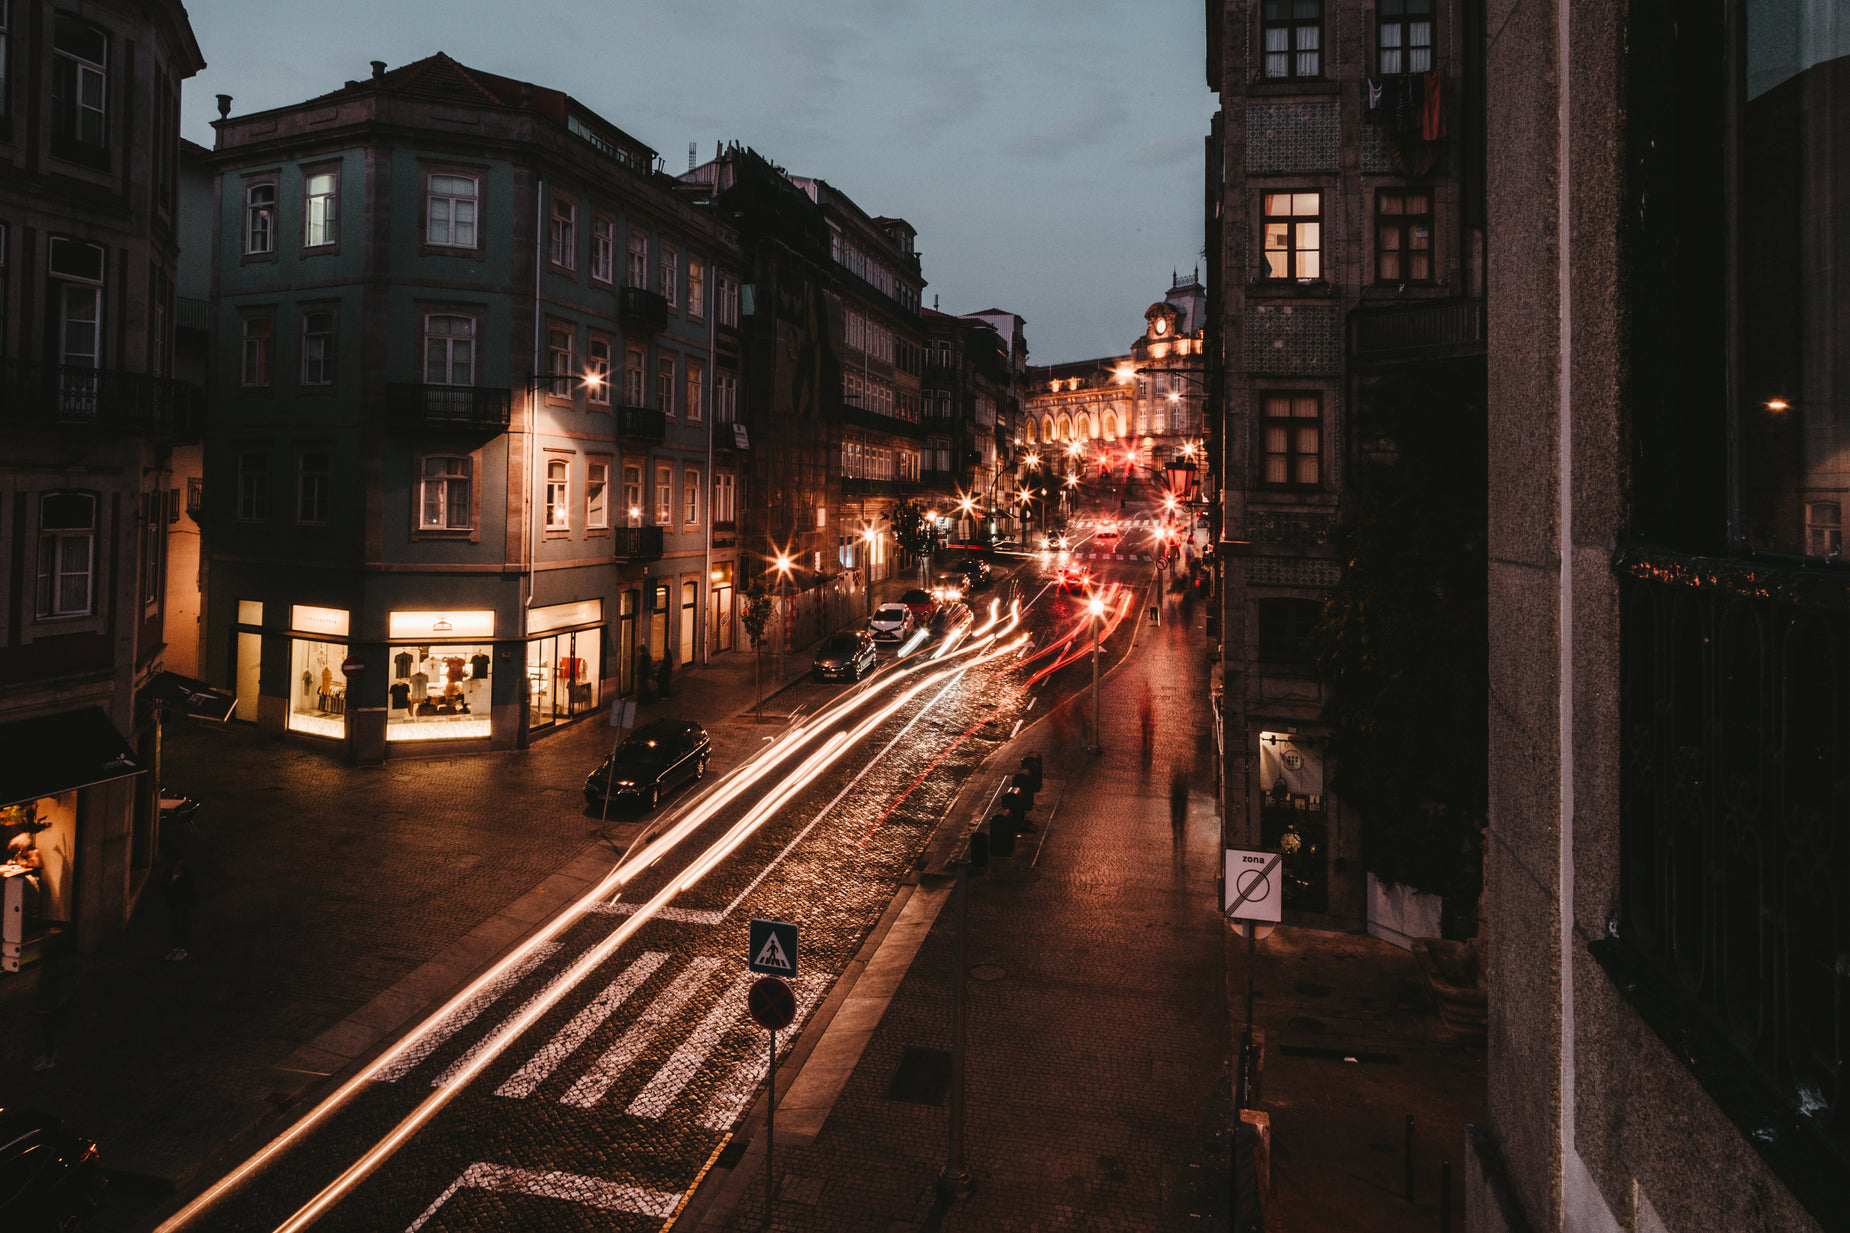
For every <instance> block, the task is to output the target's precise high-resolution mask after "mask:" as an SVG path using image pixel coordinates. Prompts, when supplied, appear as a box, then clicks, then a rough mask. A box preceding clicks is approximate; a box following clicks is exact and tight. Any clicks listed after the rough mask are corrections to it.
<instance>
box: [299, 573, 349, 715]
mask: <svg viewBox="0 0 1850 1233" xmlns="http://www.w3.org/2000/svg"><path fill="white" fill-rule="evenodd" d="M289 630H290V633H291V635H292V637H291V638H290V640H289V712H288V713H289V720H288V728H289V730H290V731H291V732H306V733H309V734H310V735H312V736H327V737H334V738H336V739H339V738H342V737H345V736H346V735H347V720H346V715H347V677H346V674H345V673H344V672H342V670H341V664H343V663H345V662H346V660H347V654H348V645H347V632H348V614H347V610H346V609H344V608H315V607H310V606H309V605H307V604H295V605H293V606H292V607H291V608H290V609H289Z"/></svg>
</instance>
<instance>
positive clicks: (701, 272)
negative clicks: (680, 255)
mask: <svg viewBox="0 0 1850 1233" xmlns="http://www.w3.org/2000/svg"><path fill="white" fill-rule="evenodd" d="M706 300H707V263H706V262H705V261H702V260H701V259H700V258H699V257H696V256H694V254H692V253H689V254H688V255H687V315H688V317H689V318H690V319H691V320H695V321H704V320H706V317H707V304H706Z"/></svg>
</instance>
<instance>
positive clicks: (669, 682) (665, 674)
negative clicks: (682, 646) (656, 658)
mask: <svg viewBox="0 0 1850 1233" xmlns="http://www.w3.org/2000/svg"><path fill="white" fill-rule="evenodd" d="M655 692H656V693H657V694H658V695H660V696H661V697H662V698H664V699H667V698H672V697H674V653H673V652H672V651H670V652H669V653H668V654H666V655H664V656H662V670H661V673H660V674H659V675H658V676H657V677H656V678H655Z"/></svg>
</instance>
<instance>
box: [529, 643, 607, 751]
mask: <svg viewBox="0 0 1850 1233" xmlns="http://www.w3.org/2000/svg"><path fill="white" fill-rule="evenodd" d="M603 647H604V631H603V630H601V629H581V630H576V631H573V632H571V633H564V634H546V635H544V636H543V637H539V638H534V639H532V640H530V641H529V642H528V643H527V707H528V714H527V726H528V728H530V729H532V728H544V727H548V726H550V725H552V724H555V723H558V722H559V721H561V720H565V719H570V718H572V717H573V716H574V715H582V714H584V713H585V712H586V711H590V710H594V709H596V707H597V704H598V701H599V688H600V684H601V682H602V680H603V664H604V658H603Z"/></svg>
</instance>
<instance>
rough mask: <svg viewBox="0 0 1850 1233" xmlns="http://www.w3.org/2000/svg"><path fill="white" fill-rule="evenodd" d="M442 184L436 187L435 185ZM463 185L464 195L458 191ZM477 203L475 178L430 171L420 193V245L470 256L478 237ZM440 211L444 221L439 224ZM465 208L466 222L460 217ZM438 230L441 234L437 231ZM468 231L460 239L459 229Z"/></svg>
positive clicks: (479, 189)
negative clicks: (466, 253)
mask: <svg viewBox="0 0 1850 1233" xmlns="http://www.w3.org/2000/svg"><path fill="white" fill-rule="evenodd" d="M440 180H441V181H446V183H444V184H443V185H442V186H441V191H440V187H439V184H438V181H440ZM462 185H467V186H468V190H469V191H468V192H467V193H464V192H462V191H460V186H462ZM481 201H482V182H481V181H480V180H479V179H477V178H476V177H475V176H465V175H457V174H456V173H455V172H453V171H433V172H431V173H430V175H429V176H428V177H427V178H426V180H425V190H424V220H425V230H424V242H425V243H426V244H429V245H431V246H432V247H435V248H460V249H463V250H465V251H468V252H474V251H475V249H476V246H477V240H478V238H479V237H480V235H481V227H480V226H479V223H480V221H481V214H482V208H481ZM439 205H441V206H443V207H444V214H445V217H444V218H443V220H442V222H441V223H439V221H438V218H437V208H438V206H439ZM463 206H467V207H468V215H469V218H468V221H467V222H464V221H463V220H462V218H461V217H460V216H461V214H462V213H463V210H462V208H461V207H463ZM439 227H441V231H439ZM465 227H466V228H468V238H467V239H463V238H460V233H461V232H462V230H463V228H465Z"/></svg>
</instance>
